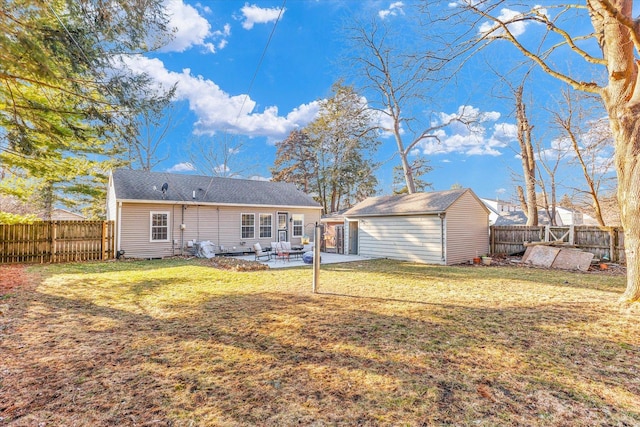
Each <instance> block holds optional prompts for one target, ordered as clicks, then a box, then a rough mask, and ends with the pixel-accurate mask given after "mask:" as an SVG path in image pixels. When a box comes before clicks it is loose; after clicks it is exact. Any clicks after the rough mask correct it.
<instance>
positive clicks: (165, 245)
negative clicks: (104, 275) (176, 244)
mask: <svg viewBox="0 0 640 427" xmlns="http://www.w3.org/2000/svg"><path fill="white" fill-rule="evenodd" d="M152 211H154V212H168V213H169V241H168V242H151V241H150V238H151V235H150V230H151V224H150V212H152ZM174 222H175V214H174V212H173V206H172V205H166V204H145V205H139V204H133V203H123V204H122V222H121V224H120V227H121V230H120V238H121V241H120V248H121V249H123V250H124V251H125V256H127V257H134V258H163V257H167V256H171V255H172V254H173V251H172V249H173V248H172V246H173V245H172V239H173V233H172V228H175V227H172V224H173V223H174Z"/></svg>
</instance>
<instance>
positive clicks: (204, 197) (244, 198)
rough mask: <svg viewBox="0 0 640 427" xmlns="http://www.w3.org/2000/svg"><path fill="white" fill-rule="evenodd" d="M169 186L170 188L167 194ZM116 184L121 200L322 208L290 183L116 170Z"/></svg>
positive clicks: (117, 196)
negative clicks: (164, 189) (165, 185)
mask: <svg viewBox="0 0 640 427" xmlns="http://www.w3.org/2000/svg"><path fill="white" fill-rule="evenodd" d="M165 183H166V184H167V187H168V188H167V190H166V191H165V192H163V191H162V188H163V185H164V184H165ZM113 185H114V189H115V194H116V199H117V200H140V201H175V202H199V203H213V204H229V205H265V206H303V207H316V208H317V207H320V204H319V203H317V202H316V201H315V200H313V198H311V196H309V195H307V194H305V193H303V192H302V191H300V190H298V189H297V188H296V186H295V185H294V184H290V183H286V182H272V181H254V180H249V179H234V178H220V177H211V176H202V175H181V174H171V173H165V172H147V171H140V170H130V169H116V170H114V171H113ZM194 195H195V197H194Z"/></svg>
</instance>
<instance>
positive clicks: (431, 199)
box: [344, 189, 470, 217]
mask: <svg viewBox="0 0 640 427" xmlns="http://www.w3.org/2000/svg"><path fill="white" fill-rule="evenodd" d="M466 191H470V190H468V189H460V190H447V191H437V192H431V193H414V194H397V195H393V196H380V197H369V198H368V199H366V200H363V201H362V202H360V203H358V204H356V205H355V206H353V207H352V208H351V209H349V210H348V211H347V212H345V213H344V215H345V216H347V217H349V216H381V215H412V214H435V213H439V212H445V211H446V210H447V209H448V208H449V206H451V204H453V202H455V201H456V200H457V199H458V198H459V197H460V196H462V194H464V193H465V192H466Z"/></svg>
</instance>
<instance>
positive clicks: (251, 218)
mask: <svg viewBox="0 0 640 427" xmlns="http://www.w3.org/2000/svg"><path fill="white" fill-rule="evenodd" d="M241 221H242V224H241V229H242V238H243V239H253V238H255V237H256V231H255V227H256V215H255V214H242V220H241Z"/></svg>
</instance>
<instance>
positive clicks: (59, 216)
mask: <svg viewBox="0 0 640 427" xmlns="http://www.w3.org/2000/svg"><path fill="white" fill-rule="evenodd" d="M85 219H86V218H85V217H84V216H83V215H80V214H78V213H75V212H71V211H68V210H66V209H62V208H55V209H53V210H52V212H51V220H52V221H84V220H85Z"/></svg>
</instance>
